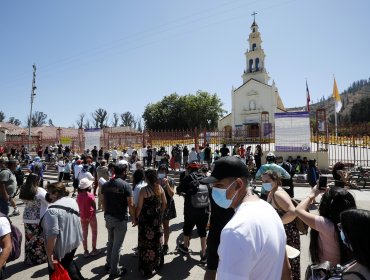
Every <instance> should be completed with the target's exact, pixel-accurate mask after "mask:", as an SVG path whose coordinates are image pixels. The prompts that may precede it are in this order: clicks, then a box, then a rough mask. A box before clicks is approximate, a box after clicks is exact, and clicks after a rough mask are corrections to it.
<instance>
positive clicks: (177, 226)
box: [170, 222, 184, 231]
mask: <svg viewBox="0 0 370 280" xmlns="http://www.w3.org/2000/svg"><path fill="white" fill-rule="evenodd" d="M183 225H184V223H183V222H181V223H177V224H172V225H170V231H178V230H182V228H183Z"/></svg>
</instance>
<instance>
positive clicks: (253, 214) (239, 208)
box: [201, 156, 286, 280]
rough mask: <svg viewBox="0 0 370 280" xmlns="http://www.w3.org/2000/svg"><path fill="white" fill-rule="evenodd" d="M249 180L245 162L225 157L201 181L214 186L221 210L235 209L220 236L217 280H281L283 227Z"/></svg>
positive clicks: (283, 255) (275, 213) (215, 198)
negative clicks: (252, 188)
mask: <svg viewBox="0 0 370 280" xmlns="http://www.w3.org/2000/svg"><path fill="white" fill-rule="evenodd" d="M248 176H249V174H248V169H247V167H246V165H245V164H244V163H243V162H242V161H240V160H239V159H238V158H236V157H232V156H226V157H223V158H221V159H219V160H217V161H216V162H215V166H214V169H213V171H212V173H211V176H209V177H207V178H205V179H203V180H202V181H201V182H203V183H209V184H211V186H212V198H213V200H214V201H215V203H217V205H218V206H220V207H223V208H230V207H231V208H234V209H235V214H234V216H233V217H232V219H231V220H230V221H229V222H228V223H227V224H226V226H225V227H224V228H223V230H222V232H221V239H220V245H219V246H218V255H219V264H218V268H217V279H219V280H223V279H227V280H228V279H233V280H242V279H243V280H248V279H250V280H254V279H258V280H275V279H281V275H282V271H283V263H284V259H285V245H286V235H285V231H284V227H283V223H282V221H281V219H280V217H279V215H278V214H277V212H276V210H275V209H274V208H273V207H272V206H271V205H270V204H268V203H267V202H265V201H263V200H261V199H259V197H258V196H255V195H253V194H252V193H251V191H250V190H248Z"/></svg>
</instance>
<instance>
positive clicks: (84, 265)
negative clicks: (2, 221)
mask: <svg viewBox="0 0 370 280" xmlns="http://www.w3.org/2000/svg"><path fill="white" fill-rule="evenodd" d="M309 191H310V188H308V187H296V188H295V194H296V195H295V196H296V198H298V199H300V198H304V197H306V196H307V194H308V193H309ZM352 193H353V194H354V195H355V197H356V200H357V203H358V207H359V208H364V209H368V210H370V203H369V202H370V190H365V191H362V192H360V191H352ZM175 203H176V209H177V218H176V219H174V220H171V223H170V225H171V231H172V232H171V235H170V241H169V254H168V255H166V256H165V265H164V267H163V268H162V270H161V271H160V273H159V274H158V275H156V276H154V277H153V278H152V279H203V275H204V271H205V267H204V266H203V265H202V264H201V263H200V261H199V260H200V255H199V251H200V241H199V239H198V238H197V239H196V238H194V239H193V240H192V241H191V244H190V255H189V256H188V257H186V256H183V255H182V254H180V253H178V252H177V250H176V244H177V242H179V241H180V240H182V222H183V198H182V197H179V196H177V195H176V196H175ZM19 209H20V211H21V215H20V216H17V217H12V218H11V220H12V222H13V223H14V224H15V225H17V226H18V227H19V228H20V229H21V230H22V232H23V231H24V227H23V224H22V213H23V205H19ZM11 211H12V209H11ZM97 218H98V246H97V247H98V248H101V249H103V250H105V249H106V242H107V231H106V229H105V224H104V217H103V213H102V212H100V213H97ZM193 236H194V237H195V236H196V231H194V232H193ZM88 241H89V244H91V237H90V236H89V239H88ZM308 243H309V240H308V237H307V236H301V256H300V257H301V270H302V273H303V272H304V271H305V268H306V267H307V265H308V264H309V257H308ZM136 244H137V228H136V227H132V226H131V224H130V225H129V226H128V231H127V234H126V237H125V241H124V255H123V257H122V258H121V263H122V265H123V266H125V267H126V268H127V269H128V273H127V274H126V275H125V277H124V278H123V279H140V278H142V277H141V276H140V274H139V273H138V271H137V262H138V259H137V258H136V257H134V256H133V254H132V253H133V251H132V248H133V247H135V246H136ZM90 246H91V245H90ZM105 255H106V254H105V252H103V253H101V254H100V255H98V256H96V257H94V258H84V257H83V248H82V244H81V246H80V247H79V248H78V250H77V252H76V261H77V263H78V265H79V266H80V267H81V272H82V274H83V275H84V276H85V277H86V278H87V279H107V278H108V275H106V274H105V273H104V264H105ZM23 259H24V257H23V252H22V255H21V257H20V258H19V259H18V260H16V261H13V262H10V263H8V264H7V268H6V274H7V277H8V278H7V279H14V280H25V279H48V276H47V268H46V267H47V266H46V264H42V265H39V266H34V267H29V266H26V265H24V264H23ZM302 275H303V274H302Z"/></svg>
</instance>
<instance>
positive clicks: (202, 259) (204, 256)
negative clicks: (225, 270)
mask: <svg viewBox="0 0 370 280" xmlns="http://www.w3.org/2000/svg"><path fill="white" fill-rule="evenodd" d="M200 262H201V263H202V264H206V263H207V253H206V254H204V255H203V256H202V251H200Z"/></svg>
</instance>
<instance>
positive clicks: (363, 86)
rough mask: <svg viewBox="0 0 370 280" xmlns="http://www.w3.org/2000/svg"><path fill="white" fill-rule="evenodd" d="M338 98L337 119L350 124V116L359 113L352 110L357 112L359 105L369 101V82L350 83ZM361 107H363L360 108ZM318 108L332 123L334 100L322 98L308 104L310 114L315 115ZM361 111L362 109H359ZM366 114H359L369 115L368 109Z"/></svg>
mask: <svg viewBox="0 0 370 280" xmlns="http://www.w3.org/2000/svg"><path fill="white" fill-rule="evenodd" d="M340 97H341V99H342V109H341V111H340V112H339V114H338V119H339V121H341V122H346V123H349V122H351V114H352V116H353V114H356V113H359V112H355V111H353V109H354V110H356V111H357V110H358V109H359V108H360V107H361V105H363V103H364V102H369V101H368V99H369V100H370V79H369V80H360V81H357V82H354V83H352V85H351V86H350V87H348V89H346V90H345V91H343V92H342V93H341V94H340ZM362 107H363V106H362ZM305 108H306V107H305V106H302V107H293V108H287V111H303V110H305ZM319 108H323V109H325V110H326V115H327V117H328V119H329V122H331V123H333V122H334V100H333V97H331V96H330V97H328V98H327V99H326V98H325V97H322V98H321V100H320V101H319V102H317V103H311V104H310V114H312V115H313V117H314V115H315V113H316V110H317V109H319ZM361 109H362V110H363V109H364V108H361ZM366 109H368V111H367V112H363V111H361V113H363V114H364V113H365V114H366V113H368V114H370V108H368V107H367V108H366ZM366 109H365V110H366ZM364 121H367V122H369V121H370V118H365V120H364Z"/></svg>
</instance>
